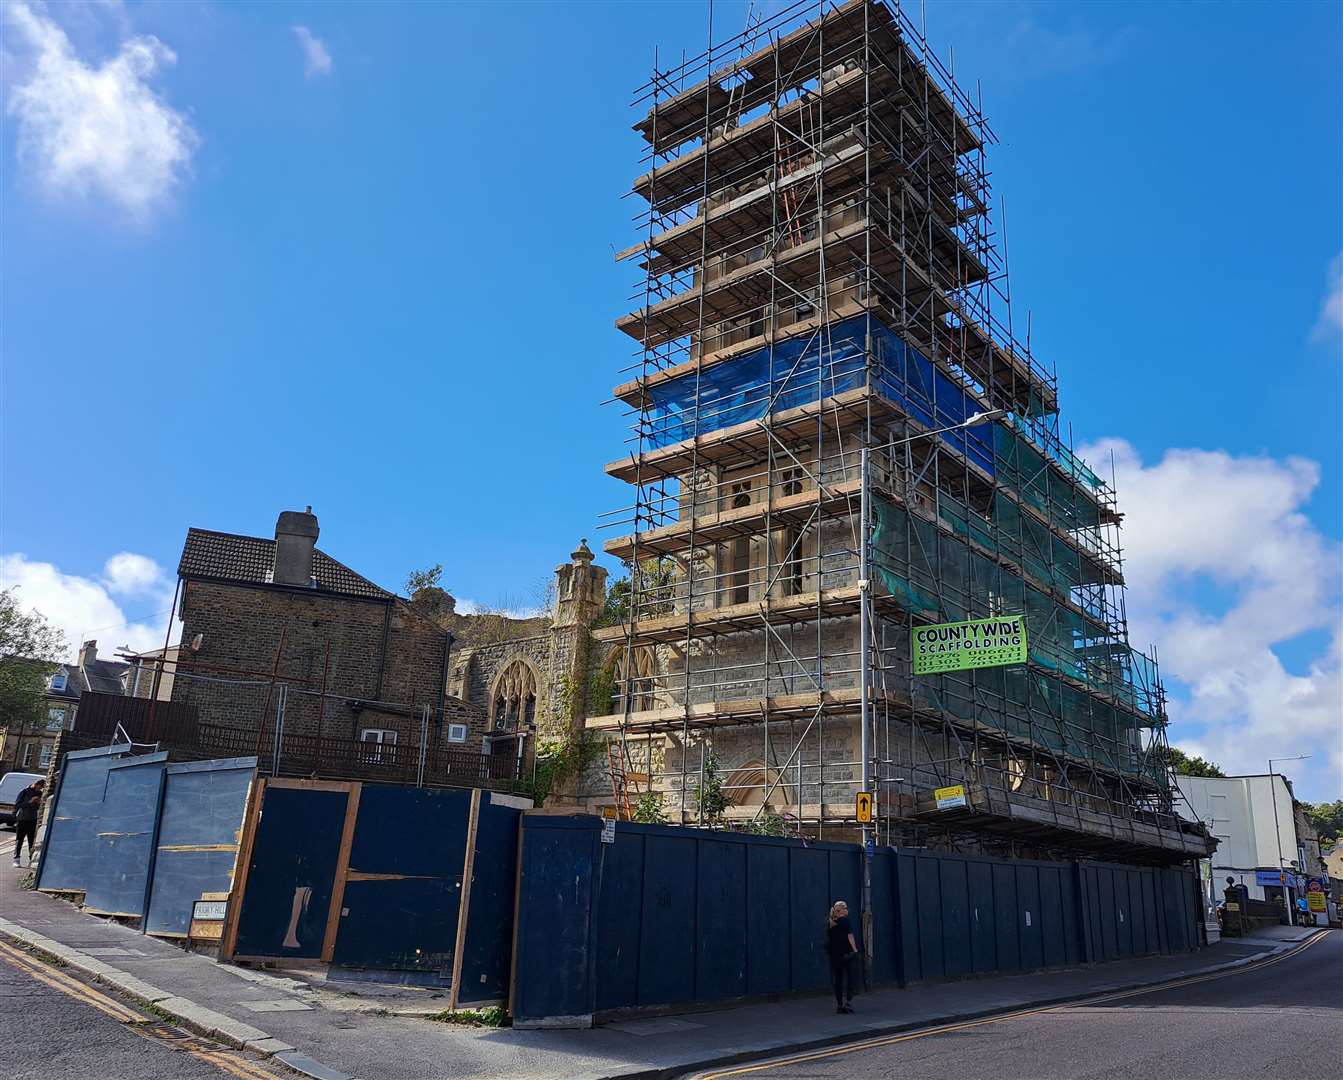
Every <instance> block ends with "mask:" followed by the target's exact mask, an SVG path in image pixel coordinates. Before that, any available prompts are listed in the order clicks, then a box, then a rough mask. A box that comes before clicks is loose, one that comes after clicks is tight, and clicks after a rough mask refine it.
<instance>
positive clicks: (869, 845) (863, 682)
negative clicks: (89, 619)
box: [858, 409, 1009, 972]
mask: <svg viewBox="0 0 1343 1080" xmlns="http://www.w3.org/2000/svg"><path fill="white" fill-rule="evenodd" d="M1008 415H1009V413H1008V410H1006V409H989V410H988V411H987V412H977V413H974V414H972V415H970V416H967V417H966V418H965V419H964V420H962V421H961V422H960V423H959V424H952V425H951V426H950V427H943V428H934V429H932V430H931V431H920V432H917V433H916V434H914V435H910V436H908V437H906V438H903V439H896V440H895V441H893V442H890V443H887V444H886V446H885V447H882V448H881V449H890V448H891V447H895V446H904V445H905V444H906V443H911V442H913V441H914V440H915V439H926V438H928V437H929V436H932V435H941V434H942V433H943V432H947V431H959V430H961V429H962V428H970V427H976V426H978V425H979V424H987V423H990V422H991V421H995V420H1004V419H1006V418H1007V416H1008ZM870 454H871V448H870V447H868V446H863V447H862V448H861V449H860V450H859V452H858V478H859V498H858V517H859V522H858V535H859V537H860V538H861V539H860V543H859V545H858V656H859V662H858V668H859V670H858V683H859V692H858V702H859V718H860V720H859V722H860V724H861V731H860V734H859V743H860V748H861V756H862V787H861V788H860V789H859V790H861V791H868V792H872V794H873V800H872V801H873V810H874V811H875V810H876V807H877V806H878V805H879V803H878V802H877V799H876V793H875V792H873V791H872V735H871V732H870V731H869V730H868V728H869V727H870V720H871V715H872V707H871V703H870V701H869V700H868V684H869V683H870V682H871V671H870V657H869V656H868V652H869V649H870V647H871V642H870V632H869V630H868V618H869V615H870V612H871V604H872V595H871V593H872V590H871V587H870V584H871V583H870V578H871V568H870V567H869V565H868V546H869V541H870V539H871V535H872V500H871V496H870V494H869V489H870V488H871V482H870V479H871V474H870V471H869V459H870ZM873 816H874V817H875V813H874V814H873ZM861 825H862V831H863V953H864V954H865V956H864V959H865V960H866V967H867V970H868V971H869V972H870V971H871V969H872V860H871V859H870V858H869V857H868V856H869V853H870V852H871V851H872V850H873V848H874V846H875V844H874V841H873V839H872V823H871V822H870V821H864V822H862V823H861Z"/></svg>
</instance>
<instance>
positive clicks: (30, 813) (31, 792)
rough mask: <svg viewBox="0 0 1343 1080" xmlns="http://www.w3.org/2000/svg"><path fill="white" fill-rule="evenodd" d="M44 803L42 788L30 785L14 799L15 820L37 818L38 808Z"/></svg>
mask: <svg viewBox="0 0 1343 1080" xmlns="http://www.w3.org/2000/svg"><path fill="white" fill-rule="evenodd" d="M41 805H42V789H41V788H39V787H35V786H29V787H26V788H24V789H23V790H22V791H20V792H19V797H18V798H17V799H15V800H14V820H15V821H16V822H17V821H22V822H25V823H26V822H29V821H36V820H37V811H38V808H39V807H40V806H41Z"/></svg>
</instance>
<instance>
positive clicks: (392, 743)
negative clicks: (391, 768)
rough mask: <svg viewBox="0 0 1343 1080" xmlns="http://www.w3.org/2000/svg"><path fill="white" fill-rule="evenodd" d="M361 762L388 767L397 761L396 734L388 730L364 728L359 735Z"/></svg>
mask: <svg viewBox="0 0 1343 1080" xmlns="http://www.w3.org/2000/svg"><path fill="white" fill-rule="evenodd" d="M359 742H360V743H361V744H362V745H361V746H360V748H359V760H360V761H366V762H371V763H373V764H375V765H376V764H383V763H386V764H388V765H390V764H392V763H394V762H395V761H396V732H395V731H390V730H388V729H387V728H364V730H363V731H361V732H360V733H359Z"/></svg>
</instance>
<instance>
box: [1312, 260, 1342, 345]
mask: <svg viewBox="0 0 1343 1080" xmlns="http://www.w3.org/2000/svg"><path fill="white" fill-rule="evenodd" d="M1340 337H1343V252H1340V253H1339V254H1337V255H1335V256H1334V257H1333V259H1331V260H1330V262H1329V272H1328V275H1327V277H1326V284H1325V291H1324V302H1323V303H1322V304H1321V305H1320V317H1319V318H1318V319H1317V320H1316V321H1315V329H1314V330H1313V331H1312V332H1311V335H1310V340H1311V341H1314V342H1322V341H1338V340H1339V338H1340Z"/></svg>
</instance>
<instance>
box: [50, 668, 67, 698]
mask: <svg viewBox="0 0 1343 1080" xmlns="http://www.w3.org/2000/svg"><path fill="white" fill-rule="evenodd" d="M65 678H66V676H65V672H64V671H58V672H56V674H55V675H53V676H52V677H51V690H52V693H55V694H63V693H65Z"/></svg>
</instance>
